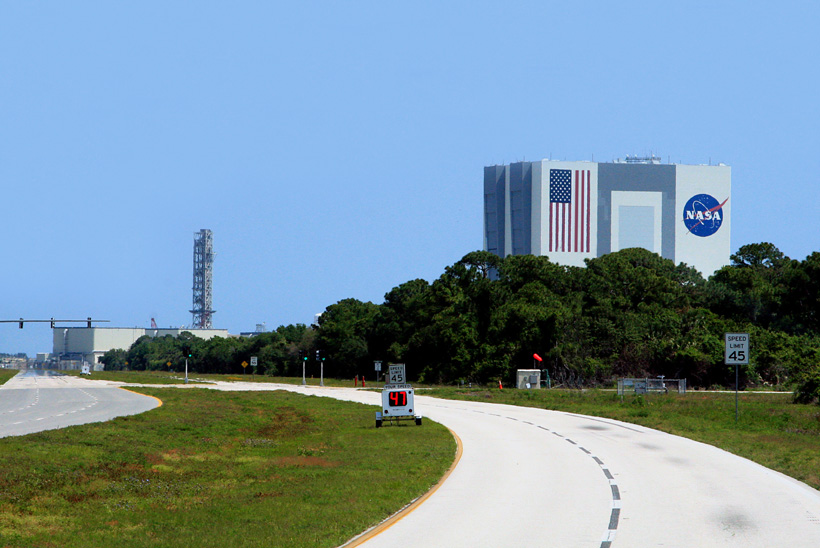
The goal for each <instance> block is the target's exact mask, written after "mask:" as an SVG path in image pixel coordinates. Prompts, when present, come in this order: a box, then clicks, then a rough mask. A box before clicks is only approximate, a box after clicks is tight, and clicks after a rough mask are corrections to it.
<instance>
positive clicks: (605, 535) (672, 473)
mask: <svg viewBox="0 0 820 548" xmlns="http://www.w3.org/2000/svg"><path fill="white" fill-rule="evenodd" d="M67 385H70V386H67ZM96 386H99V388H95V387H96ZM191 386H192V385H182V386H179V388H187V387H191ZM198 386H200V387H201V386H203V385H198ZM207 386H208V387H209V388H213V389H217V390H240V391H241V390H289V391H293V392H298V393H303V394H308V395H316V396H321V397H332V398H336V399H341V400H347V401H355V402H360V403H365V404H370V405H378V404H379V402H380V394H378V393H375V392H368V391H364V390H355V389H348V388H320V387H316V386H308V387H301V386H293V385H274V384H267V383H227V382H218V383H214V384H212V385H207ZM156 405H158V402H157V401H156V400H153V399H150V398H147V397H145V396H139V395H137V394H132V393H129V392H126V391H124V390H120V389H118V388H115V387H114V383H103V382H99V381H98V382H94V381H88V380H85V379H76V378H73V379H68V378H59V377H58V378H50V377H44V376H42V375H40V376H33V377H30V376H18V377H15V378H14V379H12V381H10V382H9V383H6V385H5V386H3V387H0V436H8V435H17V434H21V433H26V432H29V431H38V430H45V429H48V428H59V427H61V426H66V425H68V424H80V423H84V422H93V421H97V420H106V419H107V418H111V417H113V416H119V415H123V414H131V413H139V412H141V411H145V410H147V409H150V408H152V407H154V406H156ZM416 408H417V409H416V411H417V412H419V413H421V414H422V415H423V416H424V417H425V418H426V419H432V420H435V421H437V422H440V423H441V424H444V425H445V426H447V427H448V428H450V429H451V430H452V431H453V433H454V434H455V435H456V436H457V437H458V438H459V440H460V443H461V447H462V454H461V458H460V460H459V461H458V464H457V465H456V466H455V468H454V469H453V470H452V472H451V474H450V475H449V476H448V477H447V478H446V479H445V481H443V482H442V483H441V484H440V485H439V486H438V487H437V488H436V489H435V490H434V491H433V492H432V493H431V494H430V495H429V496H428V497H426V498H425V499H424V500H423V501H422V502H420V503H419V504H416V505H413V506H411V507H409V508H408V509H406V510H405V511H403V512H402V513H400V514H399V515H398V516H397V517H395V518H393V519H390V520H388V521H387V522H385V523H383V524H381V525H379V526H377V527H376V528H374V529H372V530H370V531H368V532H365V533H364V534H363V535H361V536H360V537H357V538H356V539H352V540H351V541H350V542H349V543H348V544H346V545H345V546H347V547H350V548H352V547H354V546H355V547H359V546H361V547H365V548H388V547H390V548H393V547H396V546H401V547H402V548H429V547H446V548H462V547H463V548H481V547H487V548H524V547H539V548H541V547H544V548H549V547H556V548H572V547H579V548H580V547H584V548H587V547H592V548H598V547H600V548H612V547H615V548H617V547H624V548H633V547H654V546H659V547H660V546H662V547H681V548H683V547H686V548H691V547H702V548H711V547H715V548H716V547H738V548H740V547H743V548H750V547H751V548H754V547H759V548H771V547H781V546H784V547H785V546H788V547H797V548H802V547H806V548H809V547H811V548H814V547H816V546H818V545H820V492H818V491H817V490H815V489H812V488H810V487H809V486H807V485H805V484H803V483H800V482H798V481H796V480H793V479H791V478H789V477H787V476H784V475H782V474H779V473H777V472H774V471H772V470H769V469H767V468H764V467H762V466H759V465H757V464H755V463H753V462H751V461H749V460H746V459H743V458H740V457H737V456H734V455H732V454H730V453H727V452H725V451H722V450H720V449H716V448H714V447H712V446H709V445H705V444H702V443H698V442H694V441H691V440H687V439H684V438H680V437H677V436H672V435H669V434H665V433H662V432H659V431H656V430H652V429H649V428H643V427H640V426H636V425H632V424H627V423H622V422H619V421H614V420H609V419H601V418H596V417H588V416H582V415H574V414H571V413H564V412H555V411H546V410H543V409H532V408H524V407H513V406H505V405H498V404H488V403H477V402H459V401H449V400H441V399H436V398H430V397H424V396H419V395H418V393H417V395H416ZM365 412H368V413H369V412H370V411H369V410H368V411H365ZM373 412H375V409H373ZM374 427H375V416H374ZM385 428H424V425H422V426H415V425H414V424H413V423H412V422H410V423H406V424H405V425H402V426H385ZM385 458H389V456H385ZM405 473H406V472H405V471H404V469H403V465H402V463H401V462H396V463H395V476H396V479H397V480H398V481H400V480H401V478H402V475H403V474H405Z"/></svg>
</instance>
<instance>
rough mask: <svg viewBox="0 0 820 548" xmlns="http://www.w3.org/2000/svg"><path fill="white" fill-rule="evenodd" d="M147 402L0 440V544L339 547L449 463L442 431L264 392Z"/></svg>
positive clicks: (349, 406)
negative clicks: (142, 408)
mask: <svg viewBox="0 0 820 548" xmlns="http://www.w3.org/2000/svg"><path fill="white" fill-rule="evenodd" d="M137 390H138V391H140V392H143V393H146V394H149V395H154V396H157V397H159V398H161V399H162V400H163V402H164V405H163V406H162V407H160V408H158V409H155V410H153V411H150V412H147V413H143V414H140V415H135V416H132V417H121V418H118V419H115V420H113V421H109V422H106V423H99V424H91V425H84V426H74V427H70V428H66V429H62V430H52V431H47V432H42V433H38V434H31V435H27V436H21V437H11V438H2V439H0V454H2V455H3V459H2V461H0V546H4V547H23V546H25V547H83V548H85V547H95V546H100V547H103V546H104V547H110V546H118V547H145V546H151V547H156V546H174V547H176V546H203V547H209V546H214V547H217V546H219V547H227V546H266V547H267V546H277V547H324V546H327V547H331V546H338V545H339V544H341V543H342V542H344V541H345V540H347V539H349V538H350V537H352V536H354V535H355V534H357V533H359V532H361V531H362V530H364V529H366V528H367V527H368V526H370V525H373V524H375V523H377V522H379V521H381V520H382V519H384V518H385V517H387V516H388V515H390V514H392V513H394V512H395V511H397V510H398V509H400V508H401V507H402V506H404V505H405V504H406V503H407V502H409V501H410V500H412V499H413V498H415V497H417V496H419V495H421V494H423V493H424V492H426V491H427V490H428V489H429V488H430V487H431V486H432V485H434V484H435V483H436V482H437V481H438V479H439V478H440V477H441V476H442V474H443V473H444V472H445V471H446V469H447V468H448V467H449V466H450V464H451V463H452V460H453V456H454V452H455V443H454V441H453V438H452V436H451V435H450V433H449V432H448V431H447V430H446V429H445V428H444V427H442V426H440V425H437V424H435V423H432V422H431V421H425V424H424V426H422V427H416V426H399V427H388V428H380V429H376V428H375V427H374V408H373V407H368V406H364V405H360V404H353V403H349V402H341V401H336V400H332V399H329V398H319V397H315V396H302V395H298V394H291V393H287V392H283V391H275V392H250V393H249V392H216V391H210V390H196V389H194V390H167V389H162V388H140V389H137Z"/></svg>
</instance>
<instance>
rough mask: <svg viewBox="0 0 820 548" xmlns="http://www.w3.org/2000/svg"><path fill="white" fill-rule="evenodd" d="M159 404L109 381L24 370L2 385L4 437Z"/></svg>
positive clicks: (0, 426)
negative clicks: (103, 381)
mask: <svg viewBox="0 0 820 548" xmlns="http://www.w3.org/2000/svg"><path fill="white" fill-rule="evenodd" d="M159 405H160V402H159V400H157V399H155V398H151V397H148V396H143V395H141V394H136V393H134V392H129V391H128V390H123V389H121V388H117V387H116V386H112V385H109V384H105V383H99V382H95V381H90V380H87V379H80V378H77V377H72V376H69V375H60V374H59V373H58V372H55V371H42V370H28V371H21V372H20V373H19V374H17V375H16V376H15V377H13V378H12V379H10V380H9V381H8V382H6V383H5V384H4V385H1V386H0V438H1V437H6V436H20V435H23V434H30V433H33V432H41V431H43V430H53V429H55V428H64V427H66V426H72V425H76V424H86V423H90V422H101V421H107V420H110V419H113V418H114V417H120V416H123V415H135V414H137V413H142V412H144V411H148V410H149V409H153V408H155V407H157V406H159Z"/></svg>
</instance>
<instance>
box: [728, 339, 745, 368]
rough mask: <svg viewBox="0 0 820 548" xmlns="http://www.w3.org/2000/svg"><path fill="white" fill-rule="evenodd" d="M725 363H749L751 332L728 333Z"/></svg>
mask: <svg viewBox="0 0 820 548" xmlns="http://www.w3.org/2000/svg"><path fill="white" fill-rule="evenodd" d="M724 342H725V351H724V354H723V363H725V364H726V365H746V364H748V363H749V334H748V333H726V336H725V339H724Z"/></svg>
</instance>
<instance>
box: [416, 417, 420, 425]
mask: <svg viewBox="0 0 820 548" xmlns="http://www.w3.org/2000/svg"><path fill="white" fill-rule="evenodd" d="M416 426H421V417H416Z"/></svg>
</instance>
